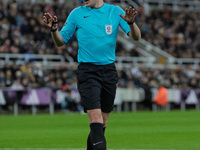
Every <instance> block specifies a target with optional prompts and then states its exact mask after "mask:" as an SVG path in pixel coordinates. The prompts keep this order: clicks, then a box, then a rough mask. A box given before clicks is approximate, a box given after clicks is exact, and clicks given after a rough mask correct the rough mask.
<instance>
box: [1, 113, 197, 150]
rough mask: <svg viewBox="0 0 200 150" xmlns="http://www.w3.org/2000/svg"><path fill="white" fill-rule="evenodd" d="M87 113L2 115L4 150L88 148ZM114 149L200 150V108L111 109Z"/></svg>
mask: <svg viewBox="0 0 200 150" xmlns="http://www.w3.org/2000/svg"><path fill="white" fill-rule="evenodd" d="M88 133H89V122H88V117H87V115H81V114H54V115H49V114H38V115H36V116H32V115H19V116H12V115H8V116H4V115H2V116H0V150H4V149H5V150H6V149H7V150H8V149H9V148H10V149H12V150H15V149H17V150H20V149H21V150H23V149H28V148H29V149H30V150H34V149H40V150H47V149H52V150H54V149H60V150H61V149H62V150H68V149H69V148H74V149H76V150H77V149H83V150H84V149H85V150H86V139H87V136H88ZM105 135H106V139H107V147H108V149H112V150H115V149H116V150H117V149H118V150H119V149H123V150H130V149H132V150H200V111H185V112H182V111H170V112H164V111H160V112H136V113H132V112H127V113H115V112H113V113H111V116H110V118H109V122H108V126H107V128H106V134H105Z"/></svg>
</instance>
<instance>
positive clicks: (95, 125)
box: [90, 123, 103, 128]
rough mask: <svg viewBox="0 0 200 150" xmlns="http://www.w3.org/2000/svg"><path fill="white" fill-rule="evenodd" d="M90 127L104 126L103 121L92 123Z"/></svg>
mask: <svg viewBox="0 0 200 150" xmlns="http://www.w3.org/2000/svg"><path fill="white" fill-rule="evenodd" d="M90 128H103V124H102V123H91V124H90Z"/></svg>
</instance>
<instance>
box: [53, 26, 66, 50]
mask: <svg viewBox="0 0 200 150" xmlns="http://www.w3.org/2000/svg"><path fill="white" fill-rule="evenodd" d="M51 37H52V39H53V41H54V43H55V45H56V46H57V47H60V46H63V45H64V44H65V42H64V40H63V38H62V35H61V34H60V33H59V31H58V30H57V31H55V32H51Z"/></svg>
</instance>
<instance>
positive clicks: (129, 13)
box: [119, 6, 138, 23]
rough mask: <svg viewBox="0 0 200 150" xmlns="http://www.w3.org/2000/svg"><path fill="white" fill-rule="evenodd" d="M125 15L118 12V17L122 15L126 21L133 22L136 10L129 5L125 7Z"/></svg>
mask: <svg viewBox="0 0 200 150" xmlns="http://www.w3.org/2000/svg"><path fill="white" fill-rule="evenodd" d="M125 12H126V13H125V15H124V16H123V15H122V14H119V16H120V17H122V18H123V19H124V20H125V21H126V22H128V23H130V22H134V20H135V17H136V16H137V14H138V12H137V11H136V10H135V9H134V8H133V7H132V6H129V8H126V9H125Z"/></svg>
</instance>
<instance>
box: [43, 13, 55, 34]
mask: <svg viewBox="0 0 200 150" xmlns="http://www.w3.org/2000/svg"><path fill="white" fill-rule="evenodd" d="M43 21H44V23H45V24H46V26H47V27H49V28H51V30H54V29H56V28H57V22H58V19H57V16H54V17H52V15H51V14H50V13H48V12H47V13H44V15H43Z"/></svg>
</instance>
